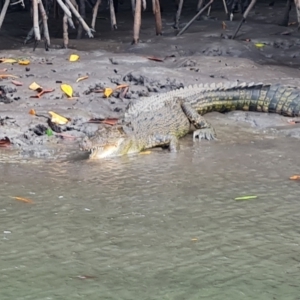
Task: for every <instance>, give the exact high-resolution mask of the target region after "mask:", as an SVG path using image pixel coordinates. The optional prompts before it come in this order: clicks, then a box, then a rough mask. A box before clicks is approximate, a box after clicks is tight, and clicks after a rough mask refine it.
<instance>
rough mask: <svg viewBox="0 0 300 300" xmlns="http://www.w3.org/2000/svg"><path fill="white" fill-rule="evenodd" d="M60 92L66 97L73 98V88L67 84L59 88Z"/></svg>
mask: <svg viewBox="0 0 300 300" xmlns="http://www.w3.org/2000/svg"><path fill="white" fill-rule="evenodd" d="M60 88H61V90H62V91H63V92H64V93H65V94H66V95H67V96H68V97H72V96H73V88H72V87H71V86H70V85H68V84H62V85H61V86H60Z"/></svg>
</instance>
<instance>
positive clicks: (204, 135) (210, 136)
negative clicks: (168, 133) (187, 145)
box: [193, 128, 217, 142]
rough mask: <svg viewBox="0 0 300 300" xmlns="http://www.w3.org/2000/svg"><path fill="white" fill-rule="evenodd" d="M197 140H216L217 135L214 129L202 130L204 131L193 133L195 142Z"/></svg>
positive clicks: (198, 130) (199, 130)
mask: <svg viewBox="0 0 300 300" xmlns="http://www.w3.org/2000/svg"><path fill="white" fill-rule="evenodd" d="M196 138H198V139H199V141H200V140H204V139H206V140H209V141H210V140H216V139H217V135H216V132H215V130H214V129H213V128H202V129H197V130H195V131H194V132H193V141H194V142H195V141H196Z"/></svg>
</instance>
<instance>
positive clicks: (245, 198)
mask: <svg viewBox="0 0 300 300" xmlns="http://www.w3.org/2000/svg"><path fill="white" fill-rule="evenodd" d="M256 198H257V196H243V197H237V198H234V200H250V199H256Z"/></svg>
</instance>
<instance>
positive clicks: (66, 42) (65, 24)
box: [63, 13, 69, 49]
mask: <svg viewBox="0 0 300 300" xmlns="http://www.w3.org/2000/svg"><path fill="white" fill-rule="evenodd" d="M63 40H64V48H66V49H67V48H68V45H69V35H68V16H67V14H66V13H64V17H63Z"/></svg>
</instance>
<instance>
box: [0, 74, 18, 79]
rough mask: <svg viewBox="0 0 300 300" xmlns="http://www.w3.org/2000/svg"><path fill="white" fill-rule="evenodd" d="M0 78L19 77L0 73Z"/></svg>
mask: <svg viewBox="0 0 300 300" xmlns="http://www.w3.org/2000/svg"><path fill="white" fill-rule="evenodd" d="M0 78H3V79H5V78H19V77H18V76H14V75H8V74H0Z"/></svg>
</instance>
